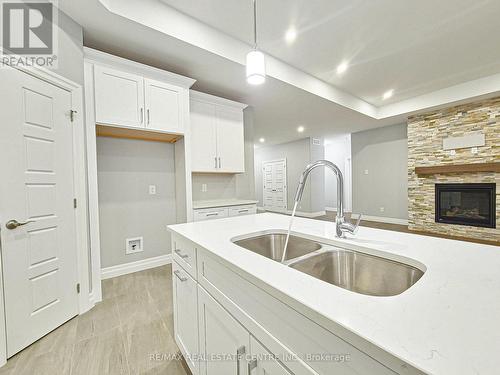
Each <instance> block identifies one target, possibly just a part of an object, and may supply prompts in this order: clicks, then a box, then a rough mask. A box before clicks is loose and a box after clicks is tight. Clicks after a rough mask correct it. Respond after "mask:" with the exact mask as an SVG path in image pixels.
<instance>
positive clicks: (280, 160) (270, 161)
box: [262, 158, 288, 213]
mask: <svg viewBox="0 0 500 375" xmlns="http://www.w3.org/2000/svg"><path fill="white" fill-rule="evenodd" d="M281 162H283V163H284V164H285V186H284V187H283V193H284V194H285V209H284V210H283V212H284V213H287V212H288V165H287V161H286V158H281V159H274V160H265V161H263V162H262V208H264V168H265V167H264V164H268V163H281ZM271 212H279V211H271Z"/></svg>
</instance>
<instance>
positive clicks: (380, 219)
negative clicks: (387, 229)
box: [351, 214, 408, 225]
mask: <svg viewBox="0 0 500 375" xmlns="http://www.w3.org/2000/svg"><path fill="white" fill-rule="evenodd" d="M358 217H359V214H352V215H351V218H352V219H357V218H358ZM362 220H367V221H376V222H379V223H387V224H400V225H408V219H398V218H395V217H382V216H370V215H363V217H362Z"/></svg>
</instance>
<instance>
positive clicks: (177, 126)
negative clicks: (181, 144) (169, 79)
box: [144, 79, 184, 133]
mask: <svg viewBox="0 0 500 375" xmlns="http://www.w3.org/2000/svg"><path fill="white" fill-rule="evenodd" d="M144 89H145V99H146V128H148V129H152V130H161V131H168V132H174V133H182V132H183V131H184V129H183V126H182V124H183V121H182V106H181V90H182V89H181V88H179V87H177V86H174V85H169V84H168V83H164V82H158V81H154V80H151V79H145V80H144Z"/></svg>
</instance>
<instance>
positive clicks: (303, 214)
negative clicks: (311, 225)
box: [257, 207, 326, 218]
mask: <svg viewBox="0 0 500 375" xmlns="http://www.w3.org/2000/svg"><path fill="white" fill-rule="evenodd" d="M257 211H258V212H270V213H275V214H285V215H291V214H292V211H291V210H286V211H284V212H280V211H268V210H266V209H264V207H257ZM324 215H326V211H317V212H303V211H296V212H295V216H301V217H307V218H314V217H318V216H324Z"/></svg>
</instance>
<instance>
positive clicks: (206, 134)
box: [190, 100, 218, 172]
mask: <svg viewBox="0 0 500 375" xmlns="http://www.w3.org/2000/svg"><path fill="white" fill-rule="evenodd" d="M190 112H191V148H192V150H193V151H192V153H191V160H192V168H193V171H195V172H214V171H216V170H217V166H218V160H217V123H216V121H215V104H211V103H206V102H199V101H196V100H191V108H190Z"/></svg>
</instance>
